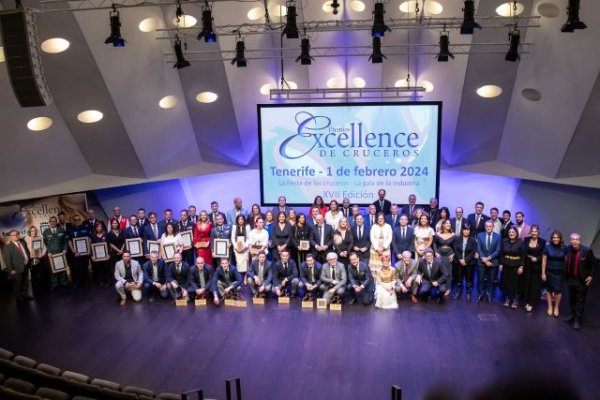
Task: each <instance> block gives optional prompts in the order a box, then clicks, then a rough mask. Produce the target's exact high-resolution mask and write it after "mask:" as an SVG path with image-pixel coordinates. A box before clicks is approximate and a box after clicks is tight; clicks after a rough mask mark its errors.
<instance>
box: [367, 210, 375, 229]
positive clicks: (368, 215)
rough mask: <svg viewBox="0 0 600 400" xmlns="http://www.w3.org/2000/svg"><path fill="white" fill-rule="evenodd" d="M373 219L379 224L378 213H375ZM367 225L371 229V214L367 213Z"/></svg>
mask: <svg viewBox="0 0 600 400" xmlns="http://www.w3.org/2000/svg"><path fill="white" fill-rule="evenodd" d="M373 219H374V220H375V221H374V222H373V225H375V224H377V215H374V218H373ZM365 226H368V227H369V229H371V215H370V214H367V215H365Z"/></svg>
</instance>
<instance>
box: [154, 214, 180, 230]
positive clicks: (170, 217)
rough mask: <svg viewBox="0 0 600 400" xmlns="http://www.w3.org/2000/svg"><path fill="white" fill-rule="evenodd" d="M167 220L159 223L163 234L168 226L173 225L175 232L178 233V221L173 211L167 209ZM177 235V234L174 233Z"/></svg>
mask: <svg viewBox="0 0 600 400" xmlns="http://www.w3.org/2000/svg"><path fill="white" fill-rule="evenodd" d="M164 215H165V219H163V220H162V221H160V222H159V223H158V226H159V227H160V228H161V229H162V231H163V233H164V232H165V231H166V230H167V224H168V223H172V224H173V225H174V226H175V230H176V231H177V220H176V219H173V210H171V209H170V208H167V209H166V210H165V214H164ZM174 233H177V232H174Z"/></svg>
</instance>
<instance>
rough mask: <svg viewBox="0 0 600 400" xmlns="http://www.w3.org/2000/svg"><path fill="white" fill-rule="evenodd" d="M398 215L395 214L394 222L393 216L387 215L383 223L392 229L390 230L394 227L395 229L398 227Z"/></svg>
mask: <svg viewBox="0 0 600 400" xmlns="http://www.w3.org/2000/svg"><path fill="white" fill-rule="evenodd" d="M400 215H401V214H400V213H398V214H396V221H393V219H394V218H393V217H394V216H393V215H392V214H389V215H386V216H385V222H386V223H387V224H388V225H389V226H391V227H392V229H394V228H395V227H397V226H398V225H400Z"/></svg>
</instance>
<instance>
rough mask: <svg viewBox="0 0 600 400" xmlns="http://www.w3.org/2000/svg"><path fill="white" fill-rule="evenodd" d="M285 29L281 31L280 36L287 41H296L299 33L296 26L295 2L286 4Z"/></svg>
mask: <svg viewBox="0 0 600 400" xmlns="http://www.w3.org/2000/svg"><path fill="white" fill-rule="evenodd" d="M285 19H286V22H285V28H284V29H283V32H282V35H283V34H285V37H286V38H288V39H298V38H299V37H300V33H299V32H298V25H297V24H296V2H295V1H288V2H287V15H286V16H285Z"/></svg>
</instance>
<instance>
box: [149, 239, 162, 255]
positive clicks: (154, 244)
mask: <svg viewBox="0 0 600 400" xmlns="http://www.w3.org/2000/svg"><path fill="white" fill-rule="evenodd" d="M146 247H147V248H146V250H148V254H150V253H152V252H156V253H160V242H159V241H158V240H148V241H147V242H146Z"/></svg>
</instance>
